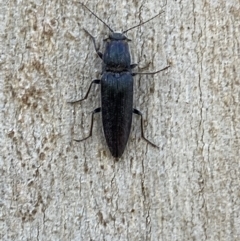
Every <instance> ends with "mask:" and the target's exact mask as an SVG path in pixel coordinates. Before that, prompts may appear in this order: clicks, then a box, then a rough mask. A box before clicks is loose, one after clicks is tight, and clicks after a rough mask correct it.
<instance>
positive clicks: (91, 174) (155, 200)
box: [0, 0, 240, 241]
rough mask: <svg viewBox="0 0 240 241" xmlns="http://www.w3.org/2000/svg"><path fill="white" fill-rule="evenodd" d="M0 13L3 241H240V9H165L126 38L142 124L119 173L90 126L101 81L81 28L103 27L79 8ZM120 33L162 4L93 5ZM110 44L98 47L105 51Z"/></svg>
mask: <svg viewBox="0 0 240 241" xmlns="http://www.w3.org/2000/svg"><path fill="white" fill-rule="evenodd" d="M0 2H1V8H0V30H1V31H0V45H1V46H0V49H1V54H0V68H1V71H0V103H1V112H0V120H1V123H2V124H1V125H0V134H1V138H0V145H1V154H0V165H1V166H0V171H1V174H0V182H1V186H0V188H1V198H0V207H1V212H0V239H1V240H4V241H9V240H11V241H12V240H44V241H47V240H51V241H53V240H61V241H63V240H66V241H69V240H97V241H98V240H109V241H110V240H111V241H114V240H130V241H135V240H151V241H156V240H162V241H168V240H169V241H172V240H179V241H182V240H198V241H199V240H211V241H216V240H240V229H239V225H240V198H239V197H240V191H239V182H240V180H239V176H240V153H239V147H240V107H239V103H240V86H239V80H240V70H239V66H240V59H239V54H240V53H239V46H240V32H239V26H240V15H239V12H240V3H239V0H230V1H223V0H216V1H208V3H207V2H202V1H194V2H193V1H189V0H186V1H167V3H166V6H165V13H164V14H162V15H161V16H160V17H158V18H156V19H154V20H153V21H152V22H150V23H148V24H146V25H143V26H141V27H139V28H138V29H134V30H132V31H129V33H128V37H129V38H130V39H132V43H131V45H130V48H131V52H132V59H133V61H132V62H133V63H138V64H139V71H144V72H147V71H153V70H158V69H161V68H163V67H165V66H166V65H167V63H170V64H171V68H169V69H168V70H167V71H165V72H161V73H160V74H157V75H155V76H154V77H153V76H138V77H136V78H135V83H134V86H135V95H134V107H135V108H137V109H139V110H141V111H142V112H143V117H144V118H145V122H144V124H145V130H146V131H145V135H146V137H147V138H149V139H150V140H152V141H153V142H154V143H156V144H157V145H159V146H160V150H157V149H154V148H153V147H152V146H149V145H148V144H147V143H146V142H144V141H143V140H141V138H140V118H138V117H135V116H134V117H133V128H132V132H131V134H130V139H129V142H128V145H127V148H126V150H125V152H124V155H123V156H122V158H121V159H120V160H119V161H118V162H114V159H113V158H112V157H111V154H110V152H109V151H108V149H107V146H106V142H105V140H104V136H103V133H102V125H101V118H100V116H97V115H96V117H95V122H94V129H93V137H92V138H90V139H88V140H87V141H85V142H83V143H75V142H74V141H72V140H73V139H74V138H76V139H81V137H84V136H86V135H87V134H88V131H89V127H90V112H91V111H92V110H93V109H94V108H96V107H99V106H100V92H99V90H100V88H99V87H96V88H93V90H92V91H91V93H90V95H89V98H88V99H87V100H86V101H84V102H83V103H81V104H79V105H77V104H76V105H70V104H68V103H67V101H68V100H73V99H78V98H82V97H83V96H84V94H85V93H86V91H87V88H88V86H89V84H90V82H91V81H92V80H93V79H96V78H99V77H100V72H101V60H100V59H99V58H98V57H97V55H96V53H95V51H94V47H93V44H92V42H91V39H89V36H87V35H86V33H85V32H84V31H83V28H86V29H87V30H88V31H89V32H90V33H91V34H93V36H96V37H97V41H98V43H99V44H102V39H103V38H104V37H105V36H106V35H107V34H108V29H106V27H105V26H104V25H103V24H102V23H101V22H99V21H98V20H97V19H96V18H94V17H93V16H92V15H90V14H89V13H88V12H87V11H86V10H84V9H83V8H82V7H81V6H80V5H77V4H73V3H72V1H58V0H53V1H40V0H38V1H37V0H36V1H29V0H25V1H17V2H16V1H13V0H9V1H3V0H0ZM87 5H88V6H89V8H90V9H92V10H93V11H94V12H96V13H97V14H98V15H99V17H101V18H103V19H105V20H106V22H107V23H108V24H109V25H110V26H111V27H112V28H113V29H114V30H120V31H121V30H125V29H128V28H129V27H131V26H134V25H136V24H137V23H139V21H144V20H147V19H148V18H150V17H152V16H153V15H155V14H157V13H158V12H159V11H161V6H163V5H164V2H162V3H161V2H159V1H158V0H151V1H141V0H140V1H125V0H121V1H119V0H116V1H109V0H106V1H99V0H96V1H87ZM101 46H102V45H101Z"/></svg>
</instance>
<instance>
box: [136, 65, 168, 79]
mask: <svg viewBox="0 0 240 241" xmlns="http://www.w3.org/2000/svg"><path fill="white" fill-rule="evenodd" d="M169 67H170V65H168V66H166V67H165V68H163V69H160V70H158V71H155V72H147V73H144V72H143V73H142V72H137V73H132V76H135V75H137V74H157V73H159V72H161V71H163V70H165V69H168V68H169Z"/></svg>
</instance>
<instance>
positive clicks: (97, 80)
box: [68, 79, 101, 104]
mask: <svg viewBox="0 0 240 241" xmlns="http://www.w3.org/2000/svg"><path fill="white" fill-rule="evenodd" d="M100 81H101V80H100V79H95V80H93V81H92V82H91V84H90V86H89V88H88V91H87V93H86V95H85V96H84V98H82V99H80V100H74V101H68V103H72V104H75V103H77V102H80V101H82V100H86V99H87V97H88V94H89V92H90V89H91V88H92V84H100Z"/></svg>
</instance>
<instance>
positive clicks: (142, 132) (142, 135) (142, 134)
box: [133, 109, 159, 148]
mask: <svg viewBox="0 0 240 241" xmlns="http://www.w3.org/2000/svg"><path fill="white" fill-rule="evenodd" d="M133 113H134V114H137V115H140V117H141V137H142V138H143V139H144V140H145V141H146V142H147V143H149V144H150V145H152V146H153V147H157V148H159V147H158V146H157V145H155V144H153V143H152V142H151V141H149V140H148V139H147V138H146V137H145V136H144V131H143V117H142V113H141V112H140V111H139V110H137V109H133Z"/></svg>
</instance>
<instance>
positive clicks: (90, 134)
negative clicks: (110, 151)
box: [74, 107, 101, 142]
mask: <svg viewBox="0 0 240 241" xmlns="http://www.w3.org/2000/svg"><path fill="white" fill-rule="evenodd" d="M99 112H101V107H98V108H97V109H95V110H94V111H93V112H92V118H91V126H90V131H89V135H88V136H87V137H85V138H83V139H81V140H76V139H74V141H77V142H80V141H84V140H87V139H88V138H89V137H91V136H92V129H93V116H94V114H96V113H99Z"/></svg>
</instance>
